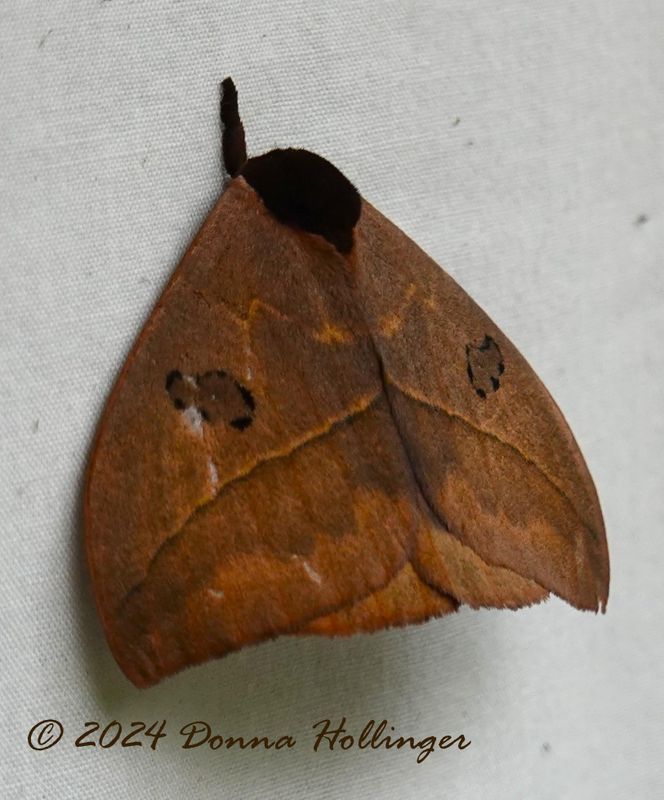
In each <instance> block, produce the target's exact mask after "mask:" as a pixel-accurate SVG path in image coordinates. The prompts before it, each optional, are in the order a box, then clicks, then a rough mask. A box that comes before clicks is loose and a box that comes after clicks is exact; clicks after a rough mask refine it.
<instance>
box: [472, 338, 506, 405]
mask: <svg viewBox="0 0 664 800" xmlns="http://www.w3.org/2000/svg"><path fill="white" fill-rule="evenodd" d="M466 372H467V374H468V380H469V381H470V384H471V386H472V387H473V389H475V393H476V394H477V396H478V397H481V398H482V400H485V399H486V397H487V395H488V394H489V393H491V392H497V391H498V389H499V388H500V377H499V376H500V375H502V374H503V372H505V362H504V361H503V355H502V353H501V351H500V347H498V344H497V342H496V340H495V339H494V338H493V337H491V336H489V335H488V334H487V335H486V336H485V337H484V339H483V340H482V341H481V342H480V343H479V344H472V343H469V344H467V345H466Z"/></svg>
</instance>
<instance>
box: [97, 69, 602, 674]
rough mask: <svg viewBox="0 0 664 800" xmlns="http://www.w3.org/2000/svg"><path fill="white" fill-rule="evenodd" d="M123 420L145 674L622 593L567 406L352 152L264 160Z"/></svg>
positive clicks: (139, 661)
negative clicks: (353, 173) (376, 192)
mask: <svg viewBox="0 0 664 800" xmlns="http://www.w3.org/2000/svg"><path fill="white" fill-rule="evenodd" d="M221 121H222V128H223V135H222V145H223V160H224V166H225V170H226V171H227V172H228V179H227V181H226V184H225V188H224V191H223V192H222V194H221V197H220V198H219V200H218V201H217V203H216V205H215V206H214V208H213V209H212V211H211V213H210V214H209V216H208V217H207V219H206V220H205V222H204V223H203V226H202V227H201V229H200V231H199V232H198V234H197V235H196V237H195V239H194V240H193V242H192V243H191V245H190V247H189V249H188V250H187V252H186V254H185V256H184V258H183V259H182V262H181V263H180V265H179V266H178V268H177V269H176V270H175V272H174V274H173V276H172V277H171V279H170V282H169V283H168V285H167V287H166V289H165V291H164V292H163V294H162V296H161V299H160V300H159V302H158V303H157V306H156V307H155V309H154V311H153V312H152V314H151V316H150V318H149V320H148V321H147V324H146V325H145V327H144V328H143V331H142V333H141V334H140V336H139V338H138V340H137V342H136V343H135V345H134V347H133V349H132V350H131V353H130V355H129V357H128V358H127V361H126V363H125V365H124V367H123V369H122V371H121V373H120V376H119V378H118V380H117V383H116V385H115V388H114V389H113V391H112V394H111V396H110V398H109V400H108V403H107V406H106V409H105V411H104V413H103V416H102V419H101V422H100V425H99V428H98V431H97V436H96V441H95V444H94V448H93V452H92V456H91V459H90V464H89V468H88V476H87V483H86V490H85V500H84V506H85V508H84V516H85V540H86V553H87V561H88V565H89V569H90V573H91V576H92V586H93V591H94V595H95V600H96V604H97V608H98V610H99V614H100V616H101V620H102V623H103V627H104V630H105V633H106V637H107V639H108V642H109V644H110V647H111V650H112V652H113V655H114V656H115V658H116V660H117V662H118V664H119V665H120V667H121V668H122V670H123V671H124V673H125V674H126V675H127V677H128V678H129V679H130V680H131V681H132V682H133V683H134V684H136V685H137V686H149V685H151V684H154V683H156V682H157V681H159V680H161V679H162V678H164V677H165V676H167V675H170V674H172V673H173V672H176V671H177V670H180V669H181V668H183V667H185V666H187V665H192V664H197V663H200V662H203V661H206V660H207V659H210V658H214V657H219V656H223V655H224V654H226V653H228V652H230V651H233V650H237V649H238V648H240V647H243V646H245V645H248V644H250V643H254V642H259V641H261V640H264V639H267V638H271V637H275V636H277V635H279V634H323V635H326V636H338V635H344V634H352V633H357V632H361V631H375V630H378V629H381V628H385V627H387V626H393V625H405V624H409V623H415V622H421V621H423V620H426V619H428V618H431V617H438V616H442V615H444V614H448V613H450V612H452V611H455V610H456V609H457V608H458V606H459V605H460V604H466V605H468V606H471V607H472V608H479V607H485V606H488V607H499V608H518V607H521V606H527V605H530V604H532V603H537V602H539V601H541V600H543V599H544V598H545V597H546V596H547V595H548V594H549V593H554V594H556V595H558V596H559V597H561V598H563V599H564V600H566V601H568V602H569V603H571V604H572V605H574V606H576V607H577V608H580V609H592V610H597V609H598V608H600V607H601V608H602V609H604V608H605V606H606V601H607V596H608V585H609V562H608V552H607V544H606V537H605V532H604V524H603V521H602V514H601V510H600V506H599V502H598V499H597V494H596V492H595V488H594V486H593V482H592V479H591V477H590V475H589V473H588V470H587V468H586V465H585V463H584V460H583V457H582V455H581V453H580V451H579V448H578V446H577V444H576V442H575V441H574V438H573V436H572V433H571V431H570V429H569V428H568V426H567V424H566V422H565V420H564V418H563V416H562V414H561V412H560V411H559V410H558V407H557V406H556V404H555V403H554V401H553V400H552V398H551V396H550V395H549V393H548V392H547V390H546V389H545V387H544V386H543V385H542V383H541V382H540V380H539V379H538V378H537V376H536V375H535V373H534V372H533V370H532V369H531V367H530V366H529V365H528V364H527V363H526V361H525V359H524V358H523V356H521V355H520V353H519V352H518V351H517V350H516V348H515V347H514V345H512V344H511V342H510V341H509V340H508V339H507V337H506V336H505V335H504V334H503V333H502V332H501V331H500V330H499V328H497V327H496V325H495V324H494V323H493V322H492V321H491V320H490V319H489V317H488V316H487V315H486V314H485V313H484V312H483V311H482V310H481V309H480V308H479V307H478V306H477V305H476V304H475V303H474V302H473V300H472V299H471V298H470V297H469V296H468V295H467V294H466V293H465V292H464V291H463V290H462V289H461V288H460V287H459V286H458V285H457V284H456V283H455V282H454V280H452V278H450V277H449V276H448V275H447V274H446V273H445V272H444V271H443V270H442V269H441V268H440V267H439V266H438V265H437V264H436V263H434V262H433V261H432V259H431V258H429V257H428V256H427V255H426V254H425V253H424V252H423V251H422V250H421V249H420V248H419V247H418V246H417V245H416V244H415V243H414V242H413V241H411V240H410V239H409V238H408V237H407V236H406V235H405V234H404V233H403V232H402V231H400V230H399V229H398V228H397V227H395V226H394V225H393V224H392V223H391V222H390V221H389V220H387V219H386V218H385V217H384V216H382V215H381V214H380V212H378V211H377V210H376V209H375V208H374V207H373V206H372V205H371V204H370V203H368V202H367V201H366V200H364V199H362V198H361V197H360V195H359V194H358V192H357V191H356V189H355V188H354V186H353V185H352V184H351V183H350V182H349V181H348V180H347V179H346V178H345V177H344V176H343V175H342V174H341V172H339V170H337V169H336V167H334V166H333V165H332V164H330V163H329V162H328V161H326V160H325V159H324V158H321V157H320V156H318V155H315V154H314V153H310V152H308V151H306V150H300V149H276V150H272V151H270V152H268V153H265V154H264V155H260V156H257V157H255V158H249V159H247V156H246V149H245V137H244V130H243V126H242V123H241V121H240V117H239V113H238V105H237V93H236V90H235V86H234V85H233V82H232V81H231V80H230V78H227V79H226V80H225V81H224V82H223V83H222V99H221Z"/></svg>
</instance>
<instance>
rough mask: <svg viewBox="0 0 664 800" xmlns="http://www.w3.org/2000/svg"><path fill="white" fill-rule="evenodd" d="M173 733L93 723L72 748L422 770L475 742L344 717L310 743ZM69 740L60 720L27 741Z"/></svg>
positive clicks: (160, 724)
mask: <svg viewBox="0 0 664 800" xmlns="http://www.w3.org/2000/svg"><path fill="white" fill-rule="evenodd" d="M172 727H173V728H174V730H172V729H171V726H170V725H169V723H168V722H167V720H157V721H155V722H151V723H148V722H130V723H125V724H123V723H121V722H119V721H118V720H112V721H111V722H109V723H100V722H96V721H91V722H90V721H89V722H85V723H84V724H83V725H82V726H81V727H80V728H79V729H78V730H77V731H74V733H73V735H72V736H71V739H70V744H72V745H74V746H75V747H81V748H101V749H104V750H107V749H109V748H116V749H118V750H120V749H122V748H126V747H144V748H146V749H150V750H156V749H157V748H158V747H159V748H160V749H161V748H162V747H163V746H168V745H163V744H162V742H163V740H164V739H168V740H169V743H170V744H171V746H173V743H175V746H179V747H180V748H181V749H182V750H200V749H210V750H218V751H225V750H229V751H233V750H234V751H238V750H256V751H261V750H263V751H265V750H275V751H276V750H286V751H288V750H291V749H292V748H298V749H299V748H301V747H302V746H306V747H312V748H313V751H314V752H315V753H320V754H322V755H324V754H325V753H329V752H346V751H349V750H367V751H371V750H390V751H400V750H402V751H403V750H405V751H410V752H412V753H414V754H416V760H417V763H418V764H421V763H423V762H424V761H425V760H426V759H427V758H428V757H429V756H430V755H431V754H432V753H434V752H436V751H438V750H450V749H452V750H465V749H466V748H467V747H470V745H471V740H470V739H467V738H466V736H464V734H461V733H460V734H457V735H452V734H445V735H442V736H441V735H436V734H430V735H425V736H422V735H414V734H412V733H402V732H401V731H397V729H396V727H395V726H394V725H391V724H390V723H389V721H388V720H386V719H382V720H374V719H370V720H369V721H368V722H366V723H365V724H364V726H362V727H359V726H354V725H350V724H348V722H347V720H346V717H341V718H340V719H337V720H332V719H321V720H318V722H316V723H314V724H313V726H312V732H311V734H309V735H308V736H307V737H300V736H299V735H298V738H296V737H295V736H293V735H291V734H283V735H268V736H266V735H264V734H249V735H241V736H236V735H228V734H227V733H226V732H225V731H223V729H221V730H220V729H219V728H218V727H217V726H213V725H211V724H210V723H209V722H205V721H204V720H195V721H193V722H187V723H186V724H184V725H182V726H181V727H178V726H172ZM173 734H175V736H174V735H173ZM68 739H69V737H68V736H66V735H65V729H64V726H63V725H62V723H61V722H60V721H59V720H57V719H44V720H41V721H40V722H37V723H35V724H34V725H33V726H32V728H31V729H30V731H29V732H28V735H27V741H28V745H29V746H30V747H31V748H32V749H33V750H49V749H50V748H51V747H54V746H56V745H59V746H62V745H63V744H66V743H67V740H68Z"/></svg>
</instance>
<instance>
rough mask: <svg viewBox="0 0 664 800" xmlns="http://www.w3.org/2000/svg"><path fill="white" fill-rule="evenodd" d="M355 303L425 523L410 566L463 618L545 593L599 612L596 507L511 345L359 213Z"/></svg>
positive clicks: (546, 399) (398, 236) (603, 571)
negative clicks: (471, 609) (458, 606)
mask: <svg viewBox="0 0 664 800" xmlns="http://www.w3.org/2000/svg"><path fill="white" fill-rule="evenodd" d="M356 258H357V276H356V289H357V292H358V296H359V302H360V303H361V306H362V308H363V309H364V313H365V316H366V319H367V322H368V325H369V327H370V329H371V331H372V334H373V338H374V342H375V346H376V349H377V351H378V353H379V355H380V358H381V360H382V373H383V375H382V377H383V383H384V386H385V391H386V395H387V397H388V399H389V404H390V409H391V413H392V416H393V419H394V422H395V425H396V427H397V429H398V430H399V433H400V436H401V439H402V441H403V444H404V447H405V449H406V452H407V454H408V458H409V461H410V464H411V468H412V471H413V474H414V476H415V479H416V481H417V483H418V485H419V488H420V491H421V495H422V497H423V499H424V501H425V503H426V506H427V507H428V510H429V513H430V519H431V524H430V525H429V526H428V527H425V529H423V530H422V531H421V532H420V535H419V537H418V541H417V545H416V548H415V555H414V557H413V565H414V567H415V570H416V571H417V573H418V574H419V575H420V576H421V577H423V579H425V580H426V581H427V582H428V583H429V584H430V585H432V586H435V587H436V588H438V589H439V590H440V591H443V592H446V593H448V594H451V595H452V596H454V597H455V598H456V599H457V600H459V601H460V602H463V603H468V604H470V605H473V606H484V605H486V606H496V605H497V606H513V607H514V606H520V605H524V604H528V603H532V602H535V601H537V600H540V599H542V597H544V596H545V595H546V593H547V592H553V593H555V594H557V595H559V596H560V597H562V598H564V599H566V600H567V601H569V602H570V603H572V604H573V605H575V606H577V607H579V608H584V609H597V608H598V606H604V605H605V604H606V600H607V596H608V582H609V562H608V552H607V545H606V537H605V531H604V524H603V520H602V514H601V510H600V506H599V502H598V498H597V494H596V491H595V488H594V485H593V482H592V479H591V477H590V475H589V472H588V469H587V467H586V465H585V463H584V460H583V457H582V455H581V453H580V451H579V448H578V446H577V444H576V442H575V440H574V437H573V435H572V433H571V431H570V429H569V427H568V425H567V423H566V422H565V420H564V418H563V416H562V414H561V412H560V411H559V409H558V407H557V406H556V404H555V402H554V401H553V399H552V398H551V396H550V395H549V393H548V392H547V390H546V389H545V387H544V386H543V384H542V383H541V381H540V380H539V379H538V377H537V376H536V375H535V373H534V372H533V370H532V369H531V367H530V366H529V365H528V363H527V362H526V360H525V359H524V358H523V356H522V355H521V354H520V353H519V352H518V351H517V349H516V348H515V347H514V345H512V344H511V342H510V341H509V340H508V339H507V337H506V336H505V335H504V334H503V333H502V332H501V331H500V329H499V328H498V327H497V326H496V325H495V324H494V323H493V322H492V321H491V320H490V319H489V317H488V316H487V315H486V314H485V313H484V312H483V311H482V310H481V309H480V308H479V307H478V306H477V304H476V303H475V302H474V301H473V300H472V299H471V298H470V297H469V296H468V295H467V294H466V293H465V292H464V291H463V290H462V289H461V288H460V287H459V285H458V284H456V283H455V282H454V280H453V279H452V278H451V277H450V276H449V275H447V274H446V273H445V272H444V271H443V270H442V269H441V268H440V267H439V266H438V265H437V264H436V263H435V262H434V261H433V260H432V259H431V258H429V257H428V256H427V255H426V254H425V253H424V252H423V251H422V250H421V249H420V248H419V247H418V246H417V245H416V244H415V243H414V242H412V241H411V240H410V239H408V238H407V237H406V236H405V235H404V234H403V233H402V232H401V231H400V230H399V229H398V228H396V227H395V226H394V225H393V224H392V223H391V222H389V220H387V219H386V218H385V217H383V216H382V215H381V214H380V213H379V212H378V211H377V210H376V209H374V208H373V207H372V206H371V205H370V204H369V203H366V202H364V204H363V209H362V215H361V218H360V221H359V223H358V228H357V232H356Z"/></svg>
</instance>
